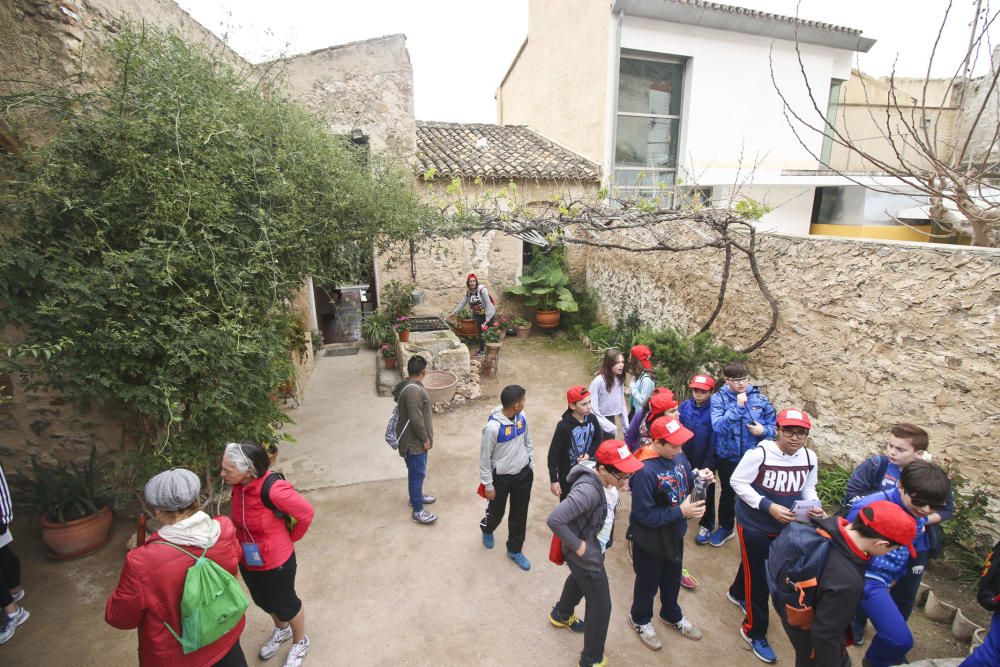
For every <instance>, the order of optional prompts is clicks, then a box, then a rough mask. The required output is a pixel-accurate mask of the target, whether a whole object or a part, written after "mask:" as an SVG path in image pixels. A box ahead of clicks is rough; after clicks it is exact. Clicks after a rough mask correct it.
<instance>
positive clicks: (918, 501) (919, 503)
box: [910, 496, 946, 512]
mask: <svg viewBox="0 0 1000 667" xmlns="http://www.w3.org/2000/svg"><path fill="white" fill-rule="evenodd" d="M910 502H911V503H913V505H914V507H930V508H931V509H932V510H934V511H935V512H940V511H941V510H943V509H945V507H946V506H945V505H941V504H939V503H932V502H931V501H929V500H924V499H923V498H915V497H914V496H910Z"/></svg>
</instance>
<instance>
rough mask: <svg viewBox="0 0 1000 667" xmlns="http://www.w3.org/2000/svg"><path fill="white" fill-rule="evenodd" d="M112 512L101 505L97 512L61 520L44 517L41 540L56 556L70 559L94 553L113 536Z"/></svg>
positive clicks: (55, 558) (59, 558)
mask: <svg viewBox="0 0 1000 667" xmlns="http://www.w3.org/2000/svg"><path fill="white" fill-rule="evenodd" d="M113 518H114V517H113V515H112V514H111V509H110V508H108V507H102V508H101V511H100V512H98V513H97V514H91V515H89V516H85V517H83V518H82V519H74V520H72V521H67V522H66V523H65V524H61V523H59V522H58V521H50V520H49V519H48V518H47V517H42V542H43V543H44V544H45V546H47V547H48V548H49V554H48V557H49V558H51V559H53V560H69V559H71V558H80V557H81V556H86V555H88V554H92V553H94V552H95V551H97V550H98V549H100V548H101V547H103V546H104V545H105V544H107V543H108V541H109V540H110V539H111V526H112V520H113Z"/></svg>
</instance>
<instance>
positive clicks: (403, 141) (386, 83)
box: [277, 35, 417, 159]
mask: <svg viewBox="0 0 1000 667" xmlns="http://www.w3.org/2000/svg"><path fill="white" fill-rule="evenodd" d="M277 65H278V66H279V68H280V71H281V73H282V79H283V83H284V85H285V87H286V89H287V90H288V92H289V94H290V95H291V97H292V98H293V99H295V100H296V101H297V102H298V103H300V104H302V105H303V106H305V107H306V108H309V109H312V110H313V111H316V112H318V113H320V114H321V115H322V116H323V117H325V118H326V119H327V121H328V122H329V128H330V131H331V132H333V133H334V134H345V135H346V134H350V132H351V130H353V129H360V130H362V131H364V133H365V134H366V135H368V136H369V138H370V146H371V148H372V150H373V151H375V152H379V153H385V152H388V153H391V154H393V155H395V156H397V157H402V158H404V159H408V158H410V157H411V156H412V155H413V152H414V150H416V131H417V125H416V121H415V120H414V116H413V67H412V66H411V65H410V56H409V53H408V52H407V51H406V37H405V36H404V35H389V36H387V37H378V38H375V39H369V40H365V41H363V42H351V43H350V44H341V45H339V46H332V47H329V48H326V49H320V50H319V51H312V52H310V53H305V54H302V55H297V56H291V57H289V58H285V59H282V60H281V61H279V62H278V63H277Z"/></svg>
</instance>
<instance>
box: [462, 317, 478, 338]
mask: <svg viewBox="0 0 1000 667" xmlns="http://www.w3.org/2000/svg"><path fill="white" fill-rule="evenodd" d="M458 335H459V336H477V335H479V327H478V326H476V321H475V320H459V321H458Z"/></svg>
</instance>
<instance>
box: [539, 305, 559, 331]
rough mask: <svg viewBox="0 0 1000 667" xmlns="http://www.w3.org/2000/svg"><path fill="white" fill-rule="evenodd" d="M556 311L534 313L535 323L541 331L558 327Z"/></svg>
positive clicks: (557, 313)
mask: <svg viewBox="0 0 1000 667" xmlns="http://www.w3.org/2000/svg"><path fill="white" fill-rule="evenodd" d="M561 314H562V313H560V312H559V311H558V310H539V311H537V312H536V313H535V323H536V324H538V326H539V327H541V328H542V329H554V328H556V327H557V326H559V316H560V315H561Z"/></svg>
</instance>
